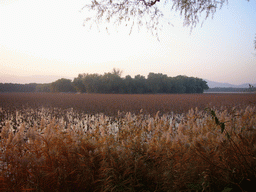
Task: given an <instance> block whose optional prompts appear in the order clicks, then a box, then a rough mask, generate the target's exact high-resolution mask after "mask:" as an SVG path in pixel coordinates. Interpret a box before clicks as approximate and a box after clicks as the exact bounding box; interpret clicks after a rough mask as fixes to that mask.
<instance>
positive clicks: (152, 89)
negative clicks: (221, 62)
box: [0, 69, 209, 94]
mask: <svg viewBox="0 0 256 192" xmlns="http://www.w3.org/2000/svg"><path fill="white" fill-rule="evenodd" d="M206 89H209V87H208V85H207V83H206V81H204V80H202V79H200V78H194V77H187V76H181V75H179V76H176V77H168V76H167V75H165V74H162V73H149V74H148V76H147V78H146V77H144V76H142V75H136V76H135V77H134V78H132V77H131V76H130V75H127V76H125V77H124V78H123V77H121V72H120V71H119V70H115V69H114V70H113V71H112V72H111V73H110V72H108V73H104V74H103V75H100V74H96V73H95V74H88V73H87V74H86V73H84V74H79V75H78V77H76V78H74V80H73V81H72V80H70V79H65V78H62V79H58V80H57V81H55V82H52V83H50V84H35V83H34V84H25V85H22V84H3V83H0V92H80V93H122V94H145V93H148V94H156V93H203V91H204V90H206Z"/></svg>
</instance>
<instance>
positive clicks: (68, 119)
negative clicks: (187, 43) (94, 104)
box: [0, 105, 256, 192]
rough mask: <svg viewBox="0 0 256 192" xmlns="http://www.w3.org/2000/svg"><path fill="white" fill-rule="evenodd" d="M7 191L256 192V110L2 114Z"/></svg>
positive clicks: (0, 176)
mask: <svg viewBox="0 0 256 192" xmlns="http://www.w3.org/2000/svg"><path fill="white" fill-rule="evenodd" d="M0 117H1V125H0V126H1V127H0V129H1V140H0V149H1V151H0V190H1V191H40V192H41V191H100V192H101V191H223V192H228V191H251V190H252V189H255V187H256V184H255V183H256V167H255V165H256V108H255V106H254V105H248V106H247V107H239V108H232V109H230V107H229V106H227V107H225V106H222V107H216V108H214V107H212V108H208V109H206V110H201V109H198V108H196V107H195V108H192V109H190V110H188V111H187V112H186V113H180V114H178V113H168V114H167V113H163V114H161V113H160V112H157V113H155V114H154V115H152V114H148V113H144V112H143V111H140V112H139V113H137V114H135V113H131V112H118V113H117V115H115V116H107V115H105V114H103V113H98V114H87V113H86V112H85V113H82V112H79V113H78V112H77V111H76V110H75V109H72V108H67V109H65V110H63V109H60V108H54V107H51V108H47V107H46V108H43V107H39V108H31V107H27V108H25V107H24V106H23V108H22V109H15V110H10V109H5V108H4V107H2V108H0Z"/></svg>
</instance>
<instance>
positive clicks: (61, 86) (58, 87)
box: [50, 78, 75, 92]
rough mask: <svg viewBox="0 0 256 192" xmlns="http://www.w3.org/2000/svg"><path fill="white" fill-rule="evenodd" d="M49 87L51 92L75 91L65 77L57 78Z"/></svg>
mask: <svg viewBox="0 0 256 192" xmlns="http://www.w3.org/2000/svg"><path fill="white" fill-rule="evenodd" d="M50 89H51V91H52V92H75V89H74V87H73V85H72V81H71V80H70V79H65V78H61V79H58V80H57V81H54V82H53V83H51V85H50Z"/></svg>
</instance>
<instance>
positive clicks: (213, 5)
mask: <svg viewBox="0 0 256 192" xmlns="http://www.w3.org/2000/svg"><path fill="white" fill-rule="evenodd" d="M225 2H228V1H227V0H220V1H218V0H197V1H193V0H185V1H184V0H121V1H120V0H92V1H91V3H90V4H86V5H85V6H84V7H83V8H82V10H83V9H85V10H86V12H88V11H93V12H94V14H93V15H92V14H89V15H88V17H87V18H86V19H85V24H86V23H89V22H90V23H91V25H90V26H91V27H92V26H93V25H96V26H97V27H98V29H99V28H100V27H99V24H102V23H110V22H111V23H113V24H115V25H121V24H122V23H124V24H125V25H126V26H130V33H131V32H132V30H133V27H134V26H135V25H137V26H138V29H139V28H140V27H141V26H145V27H146V28H147V29H148V30H150V31H151V33H152V34H153V35H156V36H158V31H159V30H160V29H161V28H162V24H161V23H162V22H161V21H160V19H161V18H162V17H163V16H164V13H163V11H162V9H161V8H160V7H161V6H163V7H165V6H166V7H170V8H169V9H170V11H175V12H179V13H180V15H181V17H183V19H184V25H185V26H191V28H194V27H195V26H196V25H197V24H198V23H199V18H200V17H201V16H202V15H203V16H204V17H205V19H207V18H208V17H209V16H213V15H214V13H215V12H216V10H217V9H220V8H221V7H222V6H223V4H224V3H225ZM106 29H107V30H108V28H107V27H106Z"/></svg>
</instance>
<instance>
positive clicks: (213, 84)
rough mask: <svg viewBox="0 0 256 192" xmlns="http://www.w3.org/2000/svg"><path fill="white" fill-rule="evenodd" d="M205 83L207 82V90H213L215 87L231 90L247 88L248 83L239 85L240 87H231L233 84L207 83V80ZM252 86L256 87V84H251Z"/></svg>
mask: <svg viewBox="0 0 256 192" xmlns="http://www.w3.org/2000/svg"><path fill="white" fill-rule="evenodd" d="M205 81H206V82H207V84H208V86H209V88H215V87H221V88H223V87H225V88H226V87H232V88H249V83H244V84H241V85H233V84H230V83H220V82H215V81H209V80H206V79H205ZM251 85H252V86H254V87H256V84H251Z"/></svg>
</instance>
